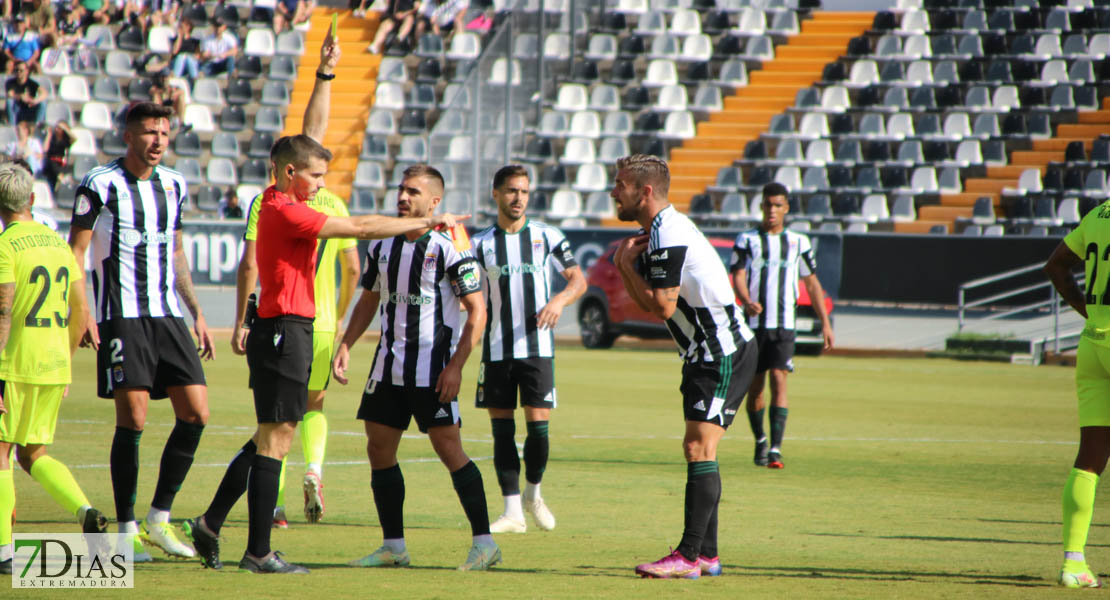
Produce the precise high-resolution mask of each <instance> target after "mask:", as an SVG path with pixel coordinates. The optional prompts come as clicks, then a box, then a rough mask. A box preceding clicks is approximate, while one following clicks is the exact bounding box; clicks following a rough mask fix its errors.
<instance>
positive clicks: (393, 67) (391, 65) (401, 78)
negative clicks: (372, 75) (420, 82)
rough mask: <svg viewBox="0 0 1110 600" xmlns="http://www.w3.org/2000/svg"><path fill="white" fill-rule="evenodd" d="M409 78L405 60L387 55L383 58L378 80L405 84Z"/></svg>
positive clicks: (379, 67) (379, 66)
mask: <svg viewBox="0 0 1110 600" xmlns="http://www.w3.org/2000/svg"><path fill="white" fill-rule="evenodd" d="M408 80H409V72H408V69H407V68H406V67H405V61H404V60H403V59H401V58H399V57H396V56H386V57H384V58H382V61H381V63H380V64H379V65H378V81H379V82H383V81H385V82H389V83H397V84H401V85H403V84H405V83H406V82H408Z"/></svg>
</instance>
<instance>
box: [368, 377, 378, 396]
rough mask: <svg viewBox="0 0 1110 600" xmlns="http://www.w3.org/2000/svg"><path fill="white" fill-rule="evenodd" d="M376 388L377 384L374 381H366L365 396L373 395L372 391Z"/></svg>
mask: <svg viewBox="0 0 1110 600" xmlns="http://www.w3.org/2000/svg"><path fill="white" fill-rule="evenodd" d="M377 387H378V382H377V381H374V380H373V379H367V380H366V393H367V394H373V393H374V389H375V388H377Z"/></svg>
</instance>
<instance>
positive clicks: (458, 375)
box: [436, 362, 462, 404]
mask: <svg viewBox="0 0 1110 600" xmlns="http://www.w3.org/2000/svg"><path fill="white" fill-rule="evenodd" d="M461 386H462V369H460V368H459V367H457V366H455V364H454V363H452V362H448V363H447V366H446V367H443V371H442V372H441V373H440V374H439V379H436V391H437V392H439V401H440V402H443V403H445V404H446V403H448V402H451V401H452V400H454V399H455V398H456V397H457V396H458V395H459V388H460V387H461Z"/></svg>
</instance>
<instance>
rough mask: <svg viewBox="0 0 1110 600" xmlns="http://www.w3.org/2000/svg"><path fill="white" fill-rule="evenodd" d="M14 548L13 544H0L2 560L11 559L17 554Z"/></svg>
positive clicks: (0, 557)
mask: <svg viewBox="0 0 1110 600" xmlns="http://www.w3.org/2000/svg"><path fill="white" fill-rule="evenodd" d="M12 548H13V546H12V545H11V544H4V545H3V546H0V562H4V561H5V560H11V559H12V557H13V556H15V551H14V550H13V549H12Z"/></svg>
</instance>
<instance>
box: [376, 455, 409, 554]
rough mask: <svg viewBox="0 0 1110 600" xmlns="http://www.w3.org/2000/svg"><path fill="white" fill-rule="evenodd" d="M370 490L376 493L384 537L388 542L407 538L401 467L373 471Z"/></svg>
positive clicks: (403, 480)
mask: <svg viewBox="0 0 1110 600" xmlns="http://www.w3.org/2000/svg"><path fill="white" fill-rule="evenodd" d="M370 489H371V490H373V491H374V506H375V507H376V508H377V509H378V522H379V523H381V524H382V537H383V538H384V539H387V540H395V539H400V538H403V537H405V513H404V508H405V477H404V475H402V474H401V465H393V466H392V467H389V468H388V469H375V470H373V471H371V472H370Z"/></svg>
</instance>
